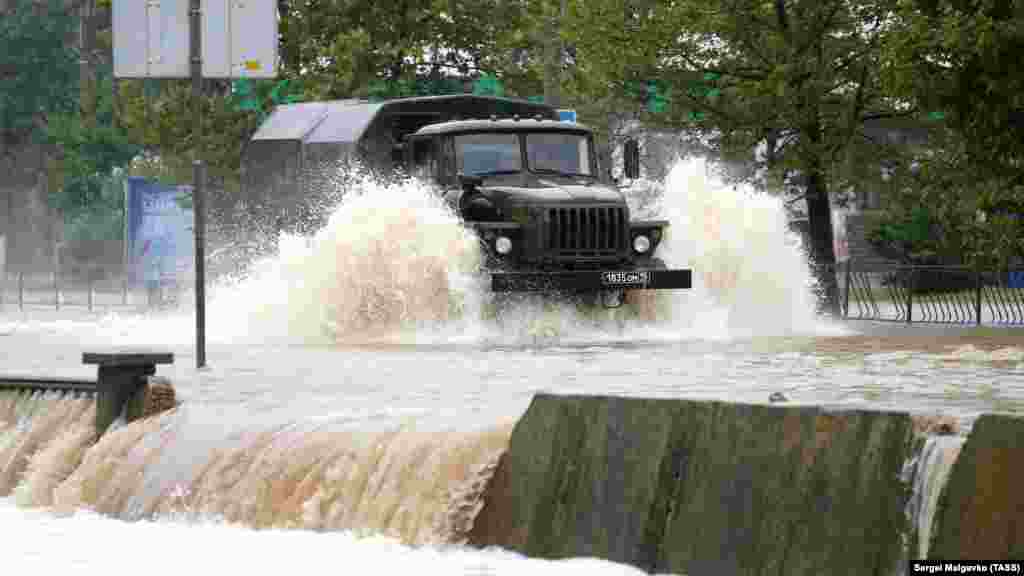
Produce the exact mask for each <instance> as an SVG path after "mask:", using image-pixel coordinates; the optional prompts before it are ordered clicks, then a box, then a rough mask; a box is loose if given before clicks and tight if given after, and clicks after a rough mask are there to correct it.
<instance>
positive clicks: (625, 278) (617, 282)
mask: <svg viewBox="0 0 1024 576" xmlns="http://www.w3.org/2000/svg"><path fill="white" fill-rule="evenodd" d="M649 280H650V274H648V273H647V272H634V271H626V272H602V273H601V281H602V282H603V283H604V284H605V286H636V285H646V284H647V282H648V281H649Z"/></svg>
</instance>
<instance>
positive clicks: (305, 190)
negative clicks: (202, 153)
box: [242, 94, 558, 227]
mask: <svg viewBox="0 0 1024 576" xmlns="http://www.w3.org/2000/svg"><path fill="white" fill-rule="evenodd" d="M514 115H519V116H521V117H524V118H527V117H530V118H532V117H535V116H538V115H539V116H541V117H542V118H546V119H553V120H557V119H558V111H557V110H556V109H555V108H553V107H551V106H548V105H545V104H540V103H536V102H530V101H527V100H516V99H510V98H496V97H490V96H476V95H472V94H461V95H453V96H425V97H418V98H401V99H395V100H388V101H383V102H369V101H366V100H334V101H326V102H304V103H300V104H287V105H282V106H278V107H276V108H275V109H274V112H273V113H272V114H271V115H270V116H269V117H268V118H267V119H266V120H265V121H264V122H263V124H262V125H261V126H260V127H259V129H258V130H257V131H256V133H255V134H254V135H253V137H252V139H251V140H250V142H248V144H247V146H246V149H245V152H244V154H243V159H242V161H243V167H244V174H243V179H242V182H243V191H242V199H243V204H244V209H245V211H246V212H248V213H250V214H259V215H261V216H263V217H265V218H266V219H267V220H268V222H266V223H265V224H267V225H268V226H271V227H277V226H276V222H277V221H278V220H280V219H283V221H285V222H294V221H298V220H309V219H310V217H311V214H310V212H309V210H307V209H306V206H308V205H309V204H311V203H312V204H316V203H317V202H318V201H319V199H320V197H321V196H322V195H323V194H324V193H327V192H329V190H328V188H330V186H331V185H332V182H334V181H335V180H336V179H335V178H332V175H336V173H337V171H338V170H344V169H346V167H347V166H349V165H351V163H353V162H358V163H359V164H360V165H361V166H362V167H364V168H366V169H369V170H372V171H374V172H377V173H387V172H388V171H390V170H391V168H392V160H393V157H394V156H393V155H394V154H395V152H396V151H397V150H399V147H400V145H401V143H402V141H403V139H404V138H405V137H406V136H407V135H409V134H412V133H413V132H415V131H416V130H418V129H420V128H422V127H423V126H426V125H428V124H433V123H438V122H445V121H449V120H457V119H470V118H488V117H491V116H499V117H511V116H514ZM313 225H314V226H315V223H313Z"/></svg>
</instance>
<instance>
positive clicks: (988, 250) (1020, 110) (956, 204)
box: [883, 0, 1024, 265]
mask: <svg viewBox="0 0 1024 576" xmlns="http://www.w3.org/2000/svg"><path fill="white" fill-rule="evenodd" d="M893 20H894V25H893V31H892V33H891V34H889V35H888V36H887V38H886V42H885V45H884V46H885V50H884V69H885V70H886V71H887V73H886V74H885V76H884V79H885V82H886V86H887V89H888V90H889V91H890V92H891V93H893V94H898V95H899V96H900V97H901V98H903V99H906V100H908V101H910V102H912V103H914V105H915V106H916V107H918V108H920V109H923V110H930V111H932V116H933V117H934V118H935V119H936V120H939V121H941V124H942V128H941V130H939V131H938V133H937V134H936V138H935V139H934V140H933V142H932V143H931V145H930V146H929V150H928V153H927V154H926V155H921V156H920V157H918V158H916V162H917V163H918V165H919V166H920V167H921V169H920V172H919V176H918V177H917V178H915V180H914V181H913V182H912V184H913V186H910V187H908V188H906V189H903V190H902V191H901V192H902V193H901V194H899V195H896V196H895V197H894V198H893V199H892V200H893V202H892V204H893V206H892V209H891V212H893V214H891V215H890V218H889V219H888V220H889V222H886V223H883V225H884V224H889V225H890V226H891V225H892V222H893V221H895V222H899V221H900V218H901V214H905V213H907V212H909V211H911V210H912V209H913V206H928V207H929V212H930V214H931V217H932V218H933V220H934V222H935V226H934V228H935V230H936V233H934V234H930V235H928V236H927V237H926V238H922V239H921V242H919V250H924V251H926V252H935V253H937V254H940V255H946V256H947V257H948V256H949V255H953V256H954V257H955V258H957V259H959V260H961V261H968V262H979V263H984V264H988V265H991V264H999V265H1006V264H1008V263H1009V262H1010V260H1011V259H1012V258H1014V257H1016V258H1018V259H1024V223H1022V222H1021V221H1020V217H1019V216H1014V215H1015V214H1017V215H1019V214H1020V213H1021V212H1022V211H1024V78H1022V77H1021V75H1020V74H1018V73H1017V71H1016V66H1017V64H1016V63H1017V61H1018V59H1019V55H1020V53H1021V51H1022V50H1024V12H1021V6H1020V2H1011V1H1010V0H991V1H989V0H983V1H982V0H978V1H951V0H912V1H907V2H900V3H899V4H898V8H897V10H896V11H895V12H894V15H893Z"/></svg>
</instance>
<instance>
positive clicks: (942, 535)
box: [929, 414, 1024, 560]
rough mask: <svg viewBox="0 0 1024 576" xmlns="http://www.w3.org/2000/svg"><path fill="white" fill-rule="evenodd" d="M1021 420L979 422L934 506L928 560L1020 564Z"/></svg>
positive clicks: (1023, 552) (1023, 515)
mask: <svg viewBox="0 0 1024 576" xmlns="http://www.w3.org/2000/svg"><path fill="white" fill-rule="evenodd" d="M1022 482H1024V418H1019V417H1018V418H1015V417H1011V416H1003V415H992V414H986V415H983V416H981V417H980V418H978V421H977V422H975V424H974V427H973V428H972V429H971V435H970V436H969V437H968V438H967V442H966V443H965V444H964V447H963V449H962V450H961V451H960V457H959V458H957V461H956V463H954V464H953V470H952V472H951V473H950V476H949V481H948V482H947V484H946V489H945V490H944V491H943V493H942V496H941V497H940V500H939V510H938V512H937V514H936V522H935V525H934V527H933V531H932V534H933V537H932V543H931V548H930V552H929V556H931V557H933V558H941V559H943V560H951V559H960V558H970V559H993V560H1007V559H1016V560H1020V559H1022V558H1024V490H1022V489H1021V483H1022Z"/></svg>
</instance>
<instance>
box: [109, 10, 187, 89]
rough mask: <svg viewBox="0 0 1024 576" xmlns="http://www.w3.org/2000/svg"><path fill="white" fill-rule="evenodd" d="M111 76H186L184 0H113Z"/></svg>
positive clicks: (185, 13)
mask: <svg viewBox="0 0 1024 576" xmlns="http://www.w3.org/2000/svg"><path fill="white" fill-rule="evenodd" d="M113 26H114V30H113V33H114V76H116V77H118V78H188V75H189V62H188V48H189V38H188V0H114V11H113Z"/></svg>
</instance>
